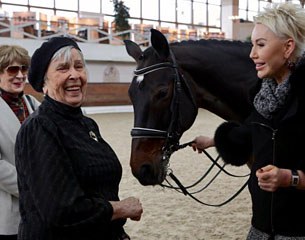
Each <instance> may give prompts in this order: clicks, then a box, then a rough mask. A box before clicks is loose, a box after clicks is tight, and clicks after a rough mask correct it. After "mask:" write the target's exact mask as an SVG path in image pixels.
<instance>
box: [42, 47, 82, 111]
mask: <svg viewBox="0 0 305 240" xmlns="http://www.w3.org/2000/svg"><path fill="white" fill-rule="evenodd" d="M70 51H71V52H70V57H69V58H68V60H67V57H65V56H64V55H65V54H62V55H61V56H59V58H55V59H53V60H51V62H50V64H49V67H48V70H47V72H46V80H45V84H44V87H43V91H44V93H45V94H46V95H48V96H49V97H51V98H53V99H54V100H56V101H58V102H61V103H64V104H66V105H69V106H72V107H79V106H81V105H82V103H83V101H84V99H85V95H86V89H87V71H86V67H85V63H84V61H83V59H82V56H81V55H80V53H79V51H78V50H76V49H75V48H72V49H71V50H70Z"/></svg>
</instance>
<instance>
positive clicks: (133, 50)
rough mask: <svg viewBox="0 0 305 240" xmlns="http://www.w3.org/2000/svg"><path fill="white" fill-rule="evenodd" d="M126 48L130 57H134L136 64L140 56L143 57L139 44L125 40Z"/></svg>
mask: <svg viewBox="0 0 305 240" xmlns="http://www.w3.org/2000/svg"><path fill="white" fill-rule="evenodd" d="M124 43H125V47H126V50H127V53H128V55H129V56H130V57H132V58H133V59H134V60H136V62H138V60H139V58H140V56H142V54H143V52H142V50H141V48H140V47H139V45H138V44H136V43H135V42H133V41H130V40H124Z"/></svg>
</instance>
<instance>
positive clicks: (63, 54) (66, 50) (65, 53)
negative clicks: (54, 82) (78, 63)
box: [44, 46, 88, 82]
mask: <svg viewBox="0 0 305 240" xmlns="http://www.w3.org/2000/svg"><path fill="white" fill-rule="evenodd" d="M73 48H74V47H73V46H66V47H63V48H60V49H59V50H58V51H57V52H55V53H54V55H53V57H52V59H51V60H50V63H51V62H52V61H56V60H58V59H61V58H63V59H64V62H65V63H69V62H70V61H71V50H72V49H73ZM74 49H75V50H76V51H78V53H79V54H80V57H81V60H82V63H83V65H84V66H85V70H86V73H87V74H88V69H87V66H86V61H85V58H84V55H83V53H82V52H81V51H80V50H78V49H76V48H74ZM46 80H47V73H45V75H44V82H46Z"/></svg>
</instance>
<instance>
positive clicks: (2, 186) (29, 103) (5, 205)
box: [0, 45, 39, 240]
mask: <svg viewBox="0 0 305 240" xmlns="http://www.w3.org/2000/svg"><path fill="white" fill-rule="evenodd" d="M29 63H30V56H29V54H28V51H27V50H26V49H24V48H22V47H20V46H16V45H2V46H0V240H2V239H12V240H13V239H17V231H18V225H19V221H20V216H19V211H18V209H19V207H18V197H19V194H18V187H17V172H16V167H15V153H14V148H15V138H16V135H17V132H18V130H19V128H20V126H21V123H22V122H23V121H24V120H25V118H26V117H28V116H29V114H31V113H32V112H33V111H34V110H35V109H36V108H37V107H38V105H39V102H38V101H37V100H36V99H35V98H33V97H32V96H29V95H27V96H26V95H24V93H23V89H24V86H25V80H26V78H27V73H28V68H29Z"/></svg>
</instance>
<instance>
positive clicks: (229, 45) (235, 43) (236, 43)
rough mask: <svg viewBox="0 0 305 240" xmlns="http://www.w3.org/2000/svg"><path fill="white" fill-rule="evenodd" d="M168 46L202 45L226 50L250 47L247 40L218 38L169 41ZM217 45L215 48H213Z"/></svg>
mask: <svg viewBox="0 0 305 240" xmlns="http://www.w3.org/2000/svg"><path fill="white" fill-rule="evenodd" d="M170 46H173V47H174V46H181V47H182V46H184V47H185V46H202V47H214V49H219V50H225V51H228V50H229V49H231V50H232V51H235V50H237V49H238V50H239V51H240V49H241V48H244V49H247V50H249V49H251V43H250V42H248V41H240V40H218V39H200V40H184V41H181V42H173V43H170ZM215 47H217V48H215Z"/></svg>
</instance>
